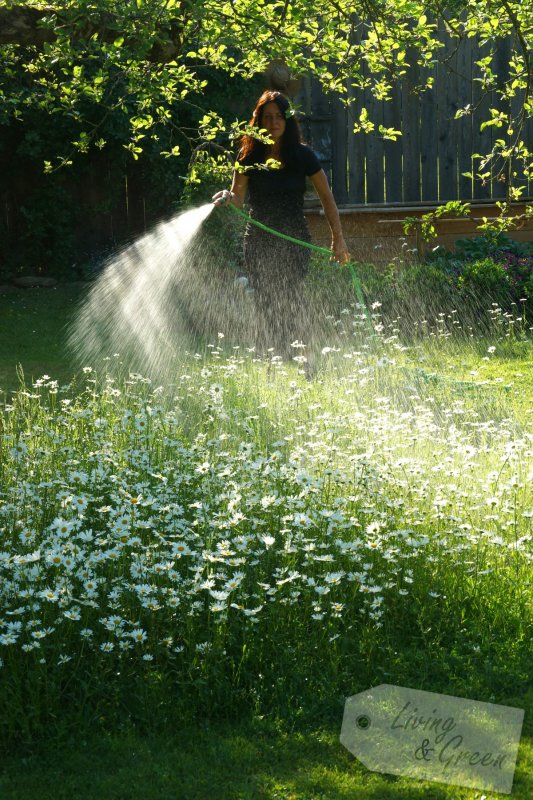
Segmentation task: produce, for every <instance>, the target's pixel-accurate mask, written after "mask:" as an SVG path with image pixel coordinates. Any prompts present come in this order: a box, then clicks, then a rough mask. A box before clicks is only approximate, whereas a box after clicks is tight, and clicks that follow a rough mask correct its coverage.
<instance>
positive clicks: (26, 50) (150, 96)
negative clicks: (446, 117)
mask: <svg viewBox="0 0 533 800" xmlns="http://www.w3.org/2000/svg"><path fill="white" fill-rule="evenodd" d="M5 5H6V7H5V9H4V11H3V17H2V21H3V22H4V24H5V25H8V24H9V23H10V22H11V23H12V27H11V28H10V30H11V33H6V34H4V35H3V36H2V38H1V39H0V42H2V43H3V44H1V45H0V56H1V58H2V61H3V65H4V75H5V78H4V80H3V83H2V86H1V87H0V92H1V94H0V98H1V99H2V100H3V101H4V102H3V111H2V116H1V117H0V123H4V124H5V123H6V122H7V121H9V120H12V119H16V120H18V121H19V122H24V121H25V120H26V118H27V115H28V114H29V113H31V112H32V111H35V110H36V109H38V110H40V111H41V112H42V113H44V114H53V115H54V116H56V118H58V119H59V118H60V119H61V120H62V122H63V124H65V125H67V126H68V128H69V131H70V137H69V142H70V145H69V146H68V147H66V146H65V144H62V145H61V146H59V147H58V146H57V143H56V145H54V143H51V144H50V146H49V147H48V148H47V152H46V153H45V154H44V155H43V159H44V162H45V164H46V168H47V169H48V170H54V169H56V168H58V167H59V166H61V165H65V164H70V163H72V162H73V161H74V159H75V158H76V154H79V153H83V152H86V151H87V150H88V149H89V148H94V147H96V148H100V147H105V145H106V142H107V141H108V139H109V122H110V121H111V120H117V123H118V124H119V125H120V126H122V127H123V129H124V131H125V132H126V131H127V140H126V141H124V142H123V144H122V146H123V147H124V148H125V150H126V151H127V152H128V153H129V154H130V156H131V157H132V158H134V159H135V158H139V156H140V154H141V152H142V151H143V149H144V148H145V146H146V144H147V142H148V141H150V140H152V141H154V142H159V137H160V135H161V130H162V129H165V130H168V132H169V133H168V134H167V136H166V137H164V141H160V142H159V150H160V153H161V154H162V155H163V157H166V158H173V157H176V156H177V155H179V152H180V150H181V148H182V147H183V146H184V144H185V143H186V142H190V138H191V132H190V131H187V128H186V126H184V125H183V124H182V121H181V120H180V119H179V117H178V118H177V117H176V114H175V109H176V107H177V105H178V104H181V105H182V106H183V105H187V104H189V103H191V102H192V98H193V97H194V96H197V97H200V98H201V97H202V93H203V91H204V89H205V88H206V82H205V79H204V78H203V77H202V74H201V67H202V66H205V65H209V66H212V67H214V68H215V69H217V70H219V71H220V72H221V73H225V74H227V75H229V76H234V75H240V76H242V77H244V78H249V77H250V76H251V75H254V74H257V73H258V72H261V71H262V70H264V68H265V67H266V65H267V64H268V63H269V62H270V61H271V59H273V58H283V59H284V60H285V62H286V63H287V65H288V67H289V68H290V69H291V70H292V71H293V73H295V74H308V73H311V74H315V75H317V76H318V77H319V79H320V81H321V82H322V84H323V86H324V87H325V88H326V89H327V90H330V91H336V92H339V93H340V95H341V96H342V97H343V99H344V100H345V102H346V103H348V104H349V103H350V102H351V101H350V99H349V95H350V93H351V94H354V92H351V90H352V89H355V90H357V89H361V88H364V87H367V88H370V90H371V91H372V93H373V94H374V95H375V96H376V97H378V98H382V99H385V100H386V99H388V98H390V95H391V88H392V86H393V84H394V82H395V81H397V80H400V79H401V78H402V77H403V76H404V75H405V74H406V71H407V68H408V66H409V64H413V63H416V64H418V65H419V67H420V83H419V85H418V86H414V87H412V90H413V91H415V92H423V91H426V90H430V89H431V87H432V85H433V73H432V71H433V67H434V65H435V63H436V62H437V61H438V59H439V55H440V51H441V49H442V35H445V36H446V37H448V38H449V39H450V40H451V41H453V42H455V43H458V42H459V41H460V40H461V39H462V38H464V37H467V38H468V37H477V38H478V39H479V40H480V41H481V42H483V43H484V45H485V47H486V55H484V56H483V58H481V59H480V60H479V61H478V62H477V64H476V74H475V76H474V78H473V80H474V81H475V82H476V84H478V85H479V87H480V92H481V102H480V105H481V104H482V100H483V97H484V96H485V95H488V94H489V93H490V92H492V91H493V90H494V91H496V93H497V95H498V96H499V100H500V101H501V102H499V104H498V107H491V108H489V109H488V112H487V116H486V117H485V118H484V119H481V120H480V119H479V118H478V114H479V108H478V107H475V108H474V107H473V106H472V105H471V104H470V105H468V106H466V107H465V108H460V109H458V111H457V116H458V117H460V116H465V115H472V114H473V115H474V119H475V122H476V124H478V125H481V127H492V128H493V129H494V131H495V139H494V147H493V149H492V151H491V152H490V153H487V154H476V160H477V162H478V164H477V172H476V177H477V179H479V180H482V181H484V180H486V179H487V176H489V177H490V176H491V175H492V176H494V175H495V174H500V173H503V174H504V178H505V180H506V185H507V189H508V196H509V199H512V200H517V199H520V197H522V196H523V194H524V186H521V185H517V179H516V176H517V175H518V174H520V173H522V172H523V173H524V174H525V175H526V178H527V176H528V175H529V174H530V170H531V163H530V162H531V154H530V152H529V149H528V143H527V142H526V141H524V138H523V129H524V124H525V121H526V120H527V119H528V118H529V117H530V116H531V113H532V110H533V98H532V94H531V63H530V47H531V44H530V42H531V37H532V33H533V14H532V13H531V10H532V6H531V0H525V1H524V0H505V2H502V3H498V4H495V3H493V2H490V0H481V1H480V0H466V2H461V3H447V4H446V6H445V7H444V8H443V6H442V4H441V3H440V2H437V1H436V0H435V1H433V0H432V1H431V2H429V3H428V2H422V0H410V1H409V2H405V1H404V0H377V2H371V3H367V2H364V3H363V2H361V3H357V4H355V6H354V4H351V3H346V2H344V0H340V2H339V1H337V0H335V2H333V0H331V1H330V0H326V4H325V5H324V2H320V3H317V2H316V0H274V2H272V0H253V2H252V0H242V2H239V3H238V4H234V3H223V4H222V5H221V4H220V3H219V2H218V0H205V2H202V3H185V2H178V1H176V2H174V1H173V2H166V3H164V4H161V3H158V4H154V3H144V2H140V0H126V1H125V2H122V3H120V4H117V3H116V2H114V0H93V1H92V2H90V3H89V2H82V3H80V2H79V0H57V2H55V3H53V5H51V6H44V4H43V3H41V2H39V0H30V2H29V3H26V4H24V5H21V4H19V3H9V4H5ZM0 11H1V9H0ZM30 12H31V13H30ZM31 15H33V18H31V19H30V17H31ZM22 16H24V22H25V27H24V35H23V34H22V33H21V32H20V27H19V28H17V26H16V25H15V24H13V20H15V19H16V18H17V17H19V18H20V17H22ZM509 37H511V40H512V52H511V59H510V64H509V74H508V75H503V74H502V73H501V71H499V70H498V67H497V59H496V58H495V55H496V54H497V51H498V46H499V43H500V42H501V41H502V40H503V39H506V38H509ZM356 93H357V91H356V92H355V94H356ZM194 102H196V101H194ZM200 105H201V106H203V107H204V117H207V119H206V121H205V125H204V131H203V134H204V136H206V137H207V138H214V137H217V136H218V135H219V134H223V133H224V131H225V130H226V129H227V121H225V120H223V119H221V118H220V117H219V115H217V114H216V113H212V112H213V110H212V109H211V108H210V106H209V101H208V99H206V102H203V101H202V100H200ZM510 109H512V111H511V110H510ZM363 117H364V115H363ZM362 122H363V123H365V126H366V128H365V129H372V128H373V127H375V123H374V122H373V121H372V120H368V119H367V118H366V117H364V118H363V120H362ZM197 130H198V128H197V129H196V132H197ZM381 132H382V135H384V136H385V137H389V138H395V137H396V136H397V135H398V134H399V132H398V131H389V130H388V129H385V128H382V131H381ZM195 135H196V133H195V132H192V136H193V138H194V136H195Z"/></svg>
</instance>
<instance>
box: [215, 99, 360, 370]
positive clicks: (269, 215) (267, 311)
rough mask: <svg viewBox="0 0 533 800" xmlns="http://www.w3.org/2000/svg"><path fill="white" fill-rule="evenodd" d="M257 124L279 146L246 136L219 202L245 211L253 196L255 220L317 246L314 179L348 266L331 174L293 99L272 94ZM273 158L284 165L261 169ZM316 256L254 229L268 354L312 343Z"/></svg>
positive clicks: (339, 255)
mask: <svg viewBox="0 0 533 800" xmlns="http://www.w3.org/2000/svg"><path fill="white" fill-rule="evenodd" d="M250 124H251V125H253V126H254V127H256V128H258V129H261V128H263V129H265V130H266V131H267V133H268V136H269V138H270V140H271V143H270V144H265V143H263V142H260V141H259V140H258V139H255V138H253V137H251V136H244V137H243V139H242V142H241V149H240V151H239V155H238V165H239V166H238V167H237V169H236V171H235V173H234V175H233V183H232V186H231V190H230V191H228V190H224V191H222V192H218V193H217V194H215V195H214V196H213V202H214V203H215V205H227V204H229V203H233V204H234V205H236V206H237V207H238V208H242V206H243V203H244V200H245V197H246V195H247V194H248V202H249V213H250V216H251V217H252V218H253V219H256V220H257V221H258V222H261V223H263V224H264V225H268V227H270V228H273V229H274V230H276V231H279V232H280V233H285V234H287V235H289V236H293V237H295V238H297V239H302V240H304V241H306V242H309V241H310V235H309V229H308V227H307V223H306V220H305V217H304V212H303V207H304V193H305V189H306V178H309V179H310V180H311V183H312V184H313V186H314V187H315V190H316V192H317V194H318V196H319V198H320V201H321V203H322V206H323V208H324V213H325V215H326V219H327V220H328V223H329V226H330V228H331V236H332V243H331V249H332V253H333V258H335V260H337V261H339V262H341V263H345V262H346V261H348V259H349V253H348V249H347V247H346V243H345V241H344V237H343V234H342V229H341V224H340V219H339V212H338V210H337V206H336V204H335V200H334V197H333V194H332V192H331V189H330V187H329V184H328V180H327V177H326V174H325V172H324V170H323V169H322V168H321V166H320V163H319V161H318V159H317V157H316V155H315V154H314V153H313V151H312V150H311V149H310V148H309V147H307V146H306V145H305V144H303V143H302V140H301V135H300V130H299V127H298V123H297V121H296V119H295V117H294V116H293V115H292V113H291V109H290V104H289V101H288V100H287V98H286V97H285V96H284V95H283V94H281V93H280V92H274V91H266V92H264V93H263V94H262V95H261V97H260V98H259V100H258V102H257V105H256V107H255V109H254V112H253V116H252V119H251V121H250ZM268 159H274V160H275V162H278V163H277V166H274V167H267V168H265V167H264V166H261V165H264V164H265V163H266V162H267V161H268ZM309 259H310V251H309V249H308V248H306V247H302V246H301V245H297V244H293V243H291V242H287V241H285V240H283V239H280V238H279V237H277V236H274V235H273V234H271V233H268V232H267V231H263V230H261V229H260V228H258V227H257V226H255V225H251V224H249V225H248V226H247V228H246V232H245V237H244V263H245V269H246V272H247V275H248V279H249V281H250V285H251V286H252V288H253V289H254V299H255V304H256V311H257V316H258V323H259V334H260V336H259V343H258V344H259V347H260V348H261V349H263V348H269V347H273V348H274V350H275V351H276V352H277V353H278V354H281V355H283V356H290V355H291V343H293V342H294V341H295V340H300V341H301V340H302V339H303V340H304V341H305V340H306V338H307V335H306V328H307V325H306V321H305V317H306V312H305V308H304V293H303V283H304V280H305V276H306V274H307V271H308V267H309ZM292 354H294V351H292Z"/></svg>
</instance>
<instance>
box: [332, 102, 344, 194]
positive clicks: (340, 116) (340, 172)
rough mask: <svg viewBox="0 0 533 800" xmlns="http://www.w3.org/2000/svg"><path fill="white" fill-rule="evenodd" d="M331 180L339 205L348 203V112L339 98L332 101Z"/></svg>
mask: <svg viewBox="0 0 533 800" xmlns="http://www.w3.org/2000/svg"><path fill="white" fill-rule="evenodd" d="M332 110H333V127H332V132H331V180H332V183H333V185H334V186H335V196H336V197H337V201H338V202H339V203H347V202H348V136H347V130H348V112H347V110H346V106H345V105H344V104H343V103H342V102H341V100H340V98H339V97H338V96H334V98H333V99H332Z"/></svg>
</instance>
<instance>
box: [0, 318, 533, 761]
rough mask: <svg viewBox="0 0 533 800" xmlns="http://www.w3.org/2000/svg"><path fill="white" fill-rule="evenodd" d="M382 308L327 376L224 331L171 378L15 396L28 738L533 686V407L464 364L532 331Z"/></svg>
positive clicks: (7, 454) (10, 737) (17, 545)
mask: <svg viewBox="0 0 533 800" xmlns="http://www.w3.org/2000/svg"><path fill="white" fill-rule="evenodd" d="M333 322H335V321H333ZM375 323H376V328H377V330H378V334H377V335H376V337H374V339H373V340H367V339H365V338H364V334H363V333H361V330H362V326H361V318H360V316H359V318H357V319H355V324H352V318H351V317H350V316H349V315H344V317H342V318H341V319H340V320H338V324H335V326H334V327H335V328H336V330H337V331H338V332H339V331H341V334H340V335H339V340H340V341H342V340H343V337H344V341H345V346H344V347H342V348H341V347H340V346H337V344H336V345H335V346H332V347H331V348H324V352H323V361H322V362H321V370H320V372H319V373H318V375H317V377H316V379H315V380H313V381H307V380H306V379H305V376H304V374H303V370H302V369H301V366H302V363H303V357H301V356H296V359H297V360H296V362H295V363H292V364H288V365H287V364H284V363H282V362H281V361H280V360H278V359H276V357H275V356H274V357H272V358H271V359H270V360H269V361H265V360H261V359H258V358H254V356H253V353H252V354H251V353H241V351H240V350H239V349H238V348H234V349H230V350H229V351H225V350H224V349H223V347H222V345H221V343H220V341H222V340H220V341H217V342H216V343H215V344H213V345H212V346H211V347H209V348H207V352H206V353H205V354H203V355H199V354H191V355H190V356H189V357H188V358H187V359H186V360H185V361H184V364H183V367H182V370H181V371H180V372H179V373H178V374H176V377H175V382H174V383H173V385H172V386H165V387H158V386H154V385H152V384H151V382H150V380H149V379H148V378H147V377H143V376H141V375H135V374H133V375H130V376H129V378H128V379H127V380H125V381H123V380H122V379H121V380H120V381H117V380H115V379H114V377H113V373H114V364H113V360H111V361H109V362H108V367H107V372H106V373H104V372H102V373H98V374H97V373H96V372H95V371H94V370H93V369H92V368H90V367H87V368H86V369H85V371H84V373H83V376H82V378H80V379H78V380H79V382H78V384H77V385H76V386H74V385H67V386H60V385H58V384H57V382H56V381H54V380H53V379H51V378H49V377H48V376H45V377H43V378H42V379H40V380H38V381H36V382H35V383H34V384H33V385H32V386H30V387H21V389H20V390H19V391H18V392H16V393H15V394H14V395H13V396H12V398H11V399H10V401H9V403H8V404H7V405H6V406H5V408H4V410H3V413H2V417H1V418H0V419H1V424H2V429H1V433H0V487H1V489H0V537H1V546H0V551H1V552H0V604H1V614H0V626H1V627H0V648H1V658H2V668H1V670H0V681H1V682H2V691H1V693H0V704H1V714H2V719H3V726H2V741H3V744H4V746H8V745H9V744H11V745H12V744H17V745H18V746H20V745H21V744H23V743H30V742H32V741H34V740H35V739H36V738H39V737H43V736H47V735H51V734H52V733H53V734H54V735H59V734H61V733H62V732H68V731H70V730H74V729H75V730H76V731H78V732H79V731H80V729H82V728H83V726H94V725H98V724H104V725H114V726H116V725H119V724H121V723H122V722H124V720H132V719H133V720H134V721H135V722H136V723H137V724H138V725H140V726H143V727H151V726H154V727H157V728H158V729H160V728H161V727H164V726H165V725H166V724H170V723H173V724H175V723H176V721H179V720H182V719H183V718H184V717H185V716H187V717H189V718H194V719H198V718H200V717H201V716H205V715H207V716H210V717H220V716H228V715H235V714H242V713H248V712H250V711H252V712H255V713H259V714H272V715H276V716H284V717H285V718H286V719H292V720H293V721H294V723H295V724H297V722H298V720H300V719H304V720H309V719H316V718H317V717H319V718H320V719H326V718H328V717H331V718H332V719H335V720H338V719H340V717H339V714H340V710H341V708H342V704H343V699H344V697H345V696H346V695H349V694H353V693H355V692H357V691H359V690H361V689H363V688H366V687H368V686H369V685H375V684H377V683H380V682H387V683H398V684H402V683H403V684H405V685H409V686H412V687H414V688H420V689H433V690H438V691H442V692H449V693H456V694H458V695H466V696H470V697H472V698H475V699H479V700H498V699H501V698H504V697H509V696H512V695H516V694H519V693H520V692H521V691H522V690H523V688H524V687H525V685H526V683H527V681H528V677H529V676H528V664H529V663H530V656H531V652H530V643H531V619H530V616H529V613H530V600H531V584H530V581H531V547H530V545H531V538H532V517H533V508H532V506H531V493H530V486H531V484H532V481H533V447H532V438H533V437H532V431H531V417H528V416H527V413H526V412H525V411H524V407H523V405H521V403H520V402H519V403H518V404H517V405H516V406H513V407H512V408H511V407H510V406H509V403H508V395H507V394H506V393H505V392H504V391H503V390H502V388H501V387H500V386H499V385H498V384H497V383H494V382H491V381H485V382H484V381H482V380H478V379H477V377H476V375H474V376H472V375H470V374H469V376H468V377H466V378H465V376H464V375H461V374H459V372H458V369H459V368H458V366H457V365H460V364H461V363H463V362H464V363H466V362H468V363H469V364H470V365H471V364H472V363H477V368H478V371H479V370H481V371H482V370H483V368H484V367H485V365H487V364H490V362H491V359H494V358H495V357H497V355H498V352H497V348H498V347H503V346H506V347H507V348H508V349H509V347H511V346H512V345H510V344H509V341H508V340H506V339H505V336H503V337H502V336H501V331H500V332H499V334H498V335H497V336H496V337H495V338H494V341H495V342H496V344H494V345H493V344H487V341H484V343H483V346H482V348H481V350H480V351H479V348H480V343H479V342H476V344H475V347H472V346H471V345H467V344H465V342H467V339H466V338H465V337H462V338H457V337H456V338H453V337H452V339H450V337H449V336H448V333H447V332H445V331H443V330H440V332H439V326H438V324H437V325H436V326H435V328H434V331H435V338H434V339H433V338H432V337H431V336H428V337H427V340H424V341H426V342H428V343H427V344H423V342H422V341H419V342H418V343H417V344H416V346H414V345H413V343H411V344H410V345H407V344H406V343H402V341H401V340H400V337H399V335H398V334H397V333H395V331H394V328H393V327H392V328H388V329H381V330H380V327H379V320H378V318H377V317H375ZM332 324H333V323H332ZM343 330H344V331H345V334H342V331H343ZM354 331H355V335H354ZM435 341H436V342H438V345H435V344H434V342H435ZM491 341H492V340H491ZM513 341H514V340H513ZM515 344H516V348H517V352H516V357H517V358H522V359H523V361H524V363H526V359H525V357H524V349H523V348H524V347H526V348H527V347H530V343H528V342H527V340H524V341H523V342H518V343H515ZM296 352H299V351H296ZM437 352H438V353H440V359H441V361H442V363H444V362H445V361H447V363H448V369H447V371H444V370H442V371H438V370H437V371H435V369H434V364H435V359H436V358H437ZM481 353H483V355H481ZM484 359H486V360H484ZM454 364H455V365H456V369H455V372H453V371H452V370H451V369H450V365H452V366H453V365H454ZM119 372H120V370H119V369H118V367H117V373H119ZM80 382H81V384H80ZM522 400H523V398H522Z"/></svg>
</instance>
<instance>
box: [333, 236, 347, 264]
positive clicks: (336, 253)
mask: <svg viewBox="0 0 533 800" xmlns="http://www.w3.org/2000/svg"><path fill="white" fill-rule="evenodd" d="M331 252H332V253H333V255H332V260H333V261H338V263H339V264H346V263H347V262H348V261H349V260H350V253H349V251H348V248H347V246H346V242H345V241H344V237H343V236H338V237H335V238H334V239H333V241H332V242H331Z"/></svg>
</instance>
